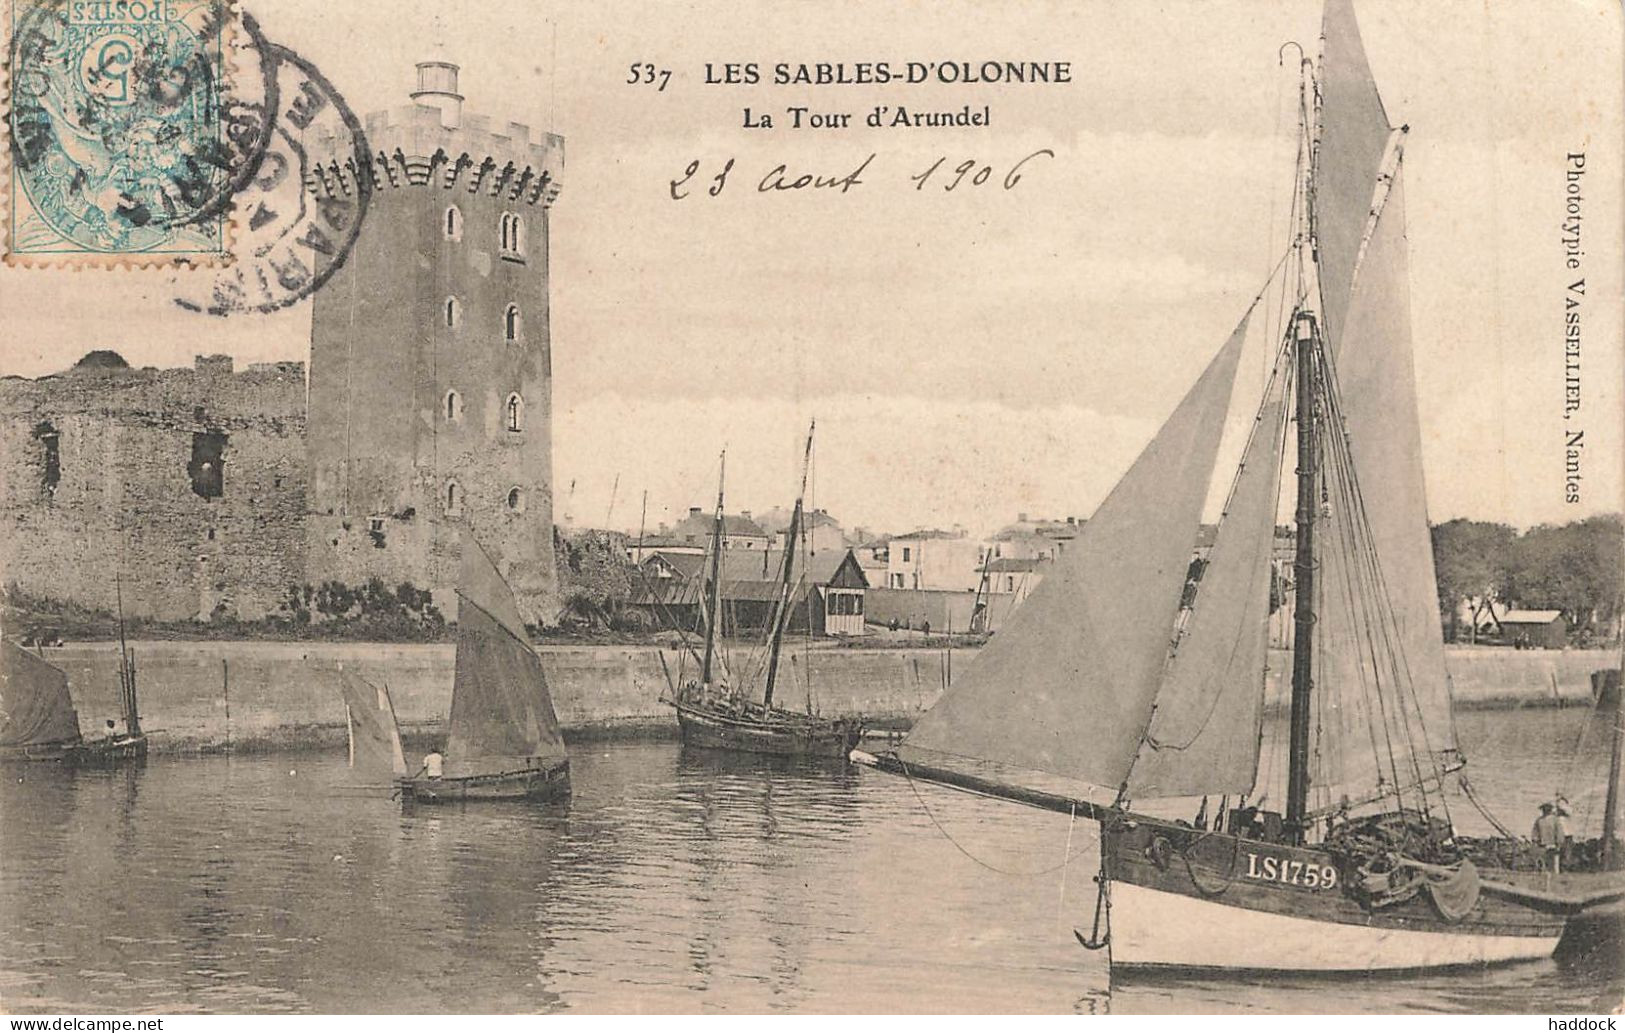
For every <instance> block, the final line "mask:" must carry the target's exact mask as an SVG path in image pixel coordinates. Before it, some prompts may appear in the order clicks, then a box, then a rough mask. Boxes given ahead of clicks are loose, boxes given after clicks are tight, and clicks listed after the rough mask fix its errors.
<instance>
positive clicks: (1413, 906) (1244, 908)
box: [1101, 820, 1566, 972]
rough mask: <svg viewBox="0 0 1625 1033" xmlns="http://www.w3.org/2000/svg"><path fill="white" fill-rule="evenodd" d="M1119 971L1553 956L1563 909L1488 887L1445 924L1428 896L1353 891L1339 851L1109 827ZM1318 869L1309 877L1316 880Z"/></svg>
mask: <svg viewBox="0 0 1625 1033" xmlns="http://www.w3.org/2000/svg"><path fill="white" fill-rule="evenodd" d="M1101 849H1102V852H1103V856H1105V857H1106V869H1107V874H1108V877H1109V879H1110V901H1111V951H1112V964H1113V965H1114V966H1121V967H1128V968H1136V967H1146V968H1158V967H1161V968H1189V969H1246V970H1259V971H1276V972H1370V971H1380V970H1416V969H1440V968H1451V967H1456V966H1462V965H1483V964H1492V963H1498V962H1508V961H1518V960H1527V959H1534V958H1541V957H1546V956H1548V955H1550V954H1551V953H1552V951H1553V950H1554V949H1555V948H1556V947H1557V943H1558V940H1559V939H1560V938H1561V936H1562V934H1563V926H1564V921H1565V918H1566V914H1565V910H1564V909H1563V908H1561V907H1559V906H1556V905H1550V904H1546V903H1542V902H1538V901H1529V900H1524V899H1519V898H1517V897H1515V896H1510V895H1506V894H1503V893H1501V892H1498V891H1496V890H1495V889H1494V888H1493V887H1492V886H1491V885H1490V884H1489V883H1481V884H1480V889H1479V892H1478V895H1477V899H1476V901H1475V902H1473V904H1472V906H1471V910H1470V911H1469V912H1468V913H1466V914H1465V915H1464V916H1463V917H1461V918H1459V919H1457V920H1451V919H1449V918H1446V917H1444V915H1443V914H1442V913H1441V911H1440V910H1439V909H1438V908H1436V907H1435V906H1434V904H1433V903H1432V902H1431V898H1430V897H1429V895H1428V892H1427V891H1426V890H1423V891H1421V892H1419V893H1417V894H1416V895H1415V896H1413V897H1411V898H1409V899H1406V900H1403V901H1400V902H1397V903H1393V904H1390V905H1387V906H1383V907H1369V906H1367V905H1366V904H1364V903H1362V902H1361V901H1360V900H1359V899H1357V897H1356V895H1355V894H1351V893H1350V892H1349V891H1348V882H1349V879H1350V877H1352V876H1353V875H1354V873H1352V872H1345V871H1343V870H1342V869H1341V868H1340V867H1339V862H1338V860H1337V858H1336V857H1335V856H1334V855H1333V854H1331V853H1330V852H1327V851H1324V850H1319V849H1316V848H1314V847H1297V846H1290V845H1284V844H1279V843H1268V842H1264V841H1260V840H1253V839H1244V838H1239V837H1235V836H1230V835H1223V834H1218V833H1205V832H1201V831H1198V830H1195V829H1190V828H1186V827H1184V826H1178V825H1171V824H1163V823H1161V822H1157V821H1154V820H1152V821H1140V820H1134V821H1121V820H1108V821H1107V822H1106V823H1104V824H1103V825H1102V827H1101ZM1311 872H1312V873H1313V875H1310V874H1309V873H1311Z"/></svg>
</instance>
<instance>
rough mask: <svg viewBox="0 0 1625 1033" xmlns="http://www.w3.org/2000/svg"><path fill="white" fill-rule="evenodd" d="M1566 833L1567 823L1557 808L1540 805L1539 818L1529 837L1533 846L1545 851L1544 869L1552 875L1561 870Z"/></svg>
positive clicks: (1546, 804)
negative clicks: (1533, 842)
mask: <svg viewBox="0 0 1625 1033" xmlns="http://www.w3.org/2000/svg"><path fill="white" fill-rule="evenodd" d="M1567 832H1568V822H1566V821H1564V820H1563V816H1562V815H1561V814H1560V813H1558V811H1557V808H1556V807H1555V806H1554V805H1552V804H1550V803H1543V804H1541V805H1540V817H1538V818H1536V819H1535V827H1534V830H1533V831H1532V832H1531V834H1530V837H1531V838H1532V839H1534V841H1535V845H1536V846H1538V847H1540V848H1541V849H1542V850H1543V851H1545V857H1544V862H1545V867H1546V869H1547V870H1548V871H1550V872H1553V873H1558V872H1561V871H1562V869H1563V839H1564V836H1565V834H1566V833H1567Z"/></svg>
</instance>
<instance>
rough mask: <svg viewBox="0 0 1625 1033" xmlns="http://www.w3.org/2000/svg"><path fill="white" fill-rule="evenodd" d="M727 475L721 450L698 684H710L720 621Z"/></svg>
mask: <svg viewBox="0 0 1625 1033" xmlns="http://www.w3.org/2000/svg"><path fill="white" fill-rule="evenodd" d="M727 475H728V450H727V449H723V450H722V460H721V464H720V469H719V470H718V471H717V515H716V521H715V522H714V523H713V524H712V525H711V600H710V610H711V612H710V613H708V614H706V617H705V657H704V659H703V660H701V662H700V684H701V685H710V684H711V660H712V658H713V657H714V656H715V655H716V646H717V623H718V622H719V621H721V619H722V485H723V481H724V480H725V479H726V477H727Z"/></svg>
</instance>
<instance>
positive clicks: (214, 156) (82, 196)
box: [4, 0, 234, 265]
mask: <svg viewBox="0 0 1625 1033" xmlns="http://www.w3.org/2000/svg"><path fill="white" fill-rule="evenodd" d="M229 13H230V8H229V6H228V0H13V3H12V5H11V10H10V19H9V22H10V23H9V25H8V29H9V31H10V38H9V40H8V45H7V58H8V62H9V68H10V73H11V74H10V91H9V94H10V95H9V97H7V98H6V122H7V129H8V136H9V140H8V151H9V153H8V158H9V169H8V175H7V177H6V182H5V184H4V186H5V190H6V198H5V200H6V209H5V220H6V226H5V229H6V251H5V257H6V260H7V261H8V262H12V263H16V262H19V261H20V262H22V263H24V264H60V263H81V264H91V265H119V264H141V265H146V264H168V263H196V262H198V261H210V260H219V259H222V258H224V257H225V256H226V253H227V245H228V239H227V238H228V219H229V216H230V212H231V207H232V206H231V203H230V196H229V195H230V187H231V168H232V166H233V165H234V162H233V155H232V152H231V150H230V142H229V141H228V140H227V139H226V136H225V133H226V126H225V122H224V120H223V119H222V111H223V110H225V107H226V105H225V103H224V96H223V94H224V89H225V85H226V82H227V78H228V68H229V63H228V62H227V60H226V59H225V53H226V47H225V40H224V38H223V37H224V35H225V33H226V30H227V26H228V22H227V18H228V16H229Z"/></svg>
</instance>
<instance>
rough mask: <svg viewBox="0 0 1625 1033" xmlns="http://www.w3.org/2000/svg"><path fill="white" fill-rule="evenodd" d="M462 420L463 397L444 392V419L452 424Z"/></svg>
mask: <svg viewBox="0 0 1625 1033" xmlns="http://www.w3.org/2000/svg"><path fill="white" fill-rule="evenodd" d="M462 418H463V396H462V395H460V394H458V393H457V392H456V391H447V392H446V419H448V420H450V421H451V422H453V423H456V422H457V421H458V420H461V419H462Z"/></svg>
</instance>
